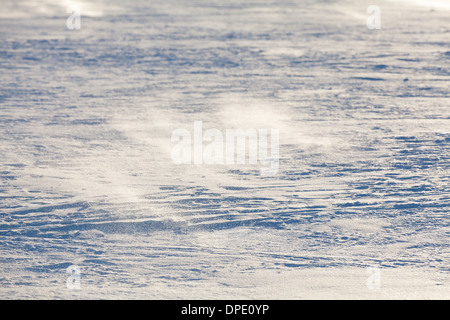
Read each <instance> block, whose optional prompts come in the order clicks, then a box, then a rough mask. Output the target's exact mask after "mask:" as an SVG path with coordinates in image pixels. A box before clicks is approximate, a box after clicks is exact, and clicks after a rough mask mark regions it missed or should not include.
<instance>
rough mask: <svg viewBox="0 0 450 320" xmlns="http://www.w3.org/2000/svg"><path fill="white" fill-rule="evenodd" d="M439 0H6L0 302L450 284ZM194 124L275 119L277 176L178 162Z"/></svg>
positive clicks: (395, 294)
mask: <svg viewBox="0 0 450 320" xmlns="http://www.w3.org/2000/svg"><path fill="white" fill-rule="evenodd" d="M372 2H374V3H372ZM374 4H375V5H379V6H380V8H381V21H382V27H381V30H368V29H367V26H366V19H367V17H368V15H367V13H366V9H367V7H368V6H369V5H374ZM70 5H78V6H79V7H80V9H81V29H80V30H68V29H67V27H66V20H67V18H68V17H69V14H67V12H66V9H67V7H68V6H70ZM447 9H448V2H447V1H437V0H436V1H427V4H426V5H425V1H387V0H386V1H383V0H379V1H366V0H364V1H356V0H335V1H320V0H304V1H293V0H282V1H273V0H259V1H256V0H252V1H245V2H244V1H241V0H231V1H227V2H225V3H224V2H223V1H215V0H210V1H206V0H202V1H200V0H199V1H195V2H191V1H181V0H165V1H161V0H155V1H151V2H149V1H144V0H132V1H117V0H113V1H106V0H105V1H102V0H98V1H90V2H87V1H83V2H79V1H44V0H42V1H33V0H23V1H20V2H17V1H13V0H4V1H2V9H1V11H0V17H1V20H0V40H1V41H0V70H1V77H0V81H1V82H0V84H1V90H0V109H1V112H0V137H1V143H0V165H1V170H0V199H1V202H0V203H1V205H0V244H1V245H0V298H2V299H48V298H50V299H53V298H55V299H71V298H76V299H84V298H102V299H112V298H119V299H136V298H153V299H159V298H161V299H185V298H196V299H198V298H199V299H215V298H233V299H235V298H238V299H240V298H244V299H258V298H264V299H281V298H282V299H304V298H305V299H307V298H319V299H323V298H325V299H340V298H356V299H370V298H374V299H386V298H387V299H402V298H406V299H417V298H431V299H441V298H443V299H448V298H449V297H450V290H449V283H450V282H449V280H450V279H449V278H450V276H449V271H450V268H449V265H450V264H449V262H450V250H449V241H448V239H449V236H450V225H449V217H448V208H449V204H450V197H449V194H450V193H449V191H450V188H449V176H450V175H449V167H450V165H449V159H450V151H449V142H450V132H449V128H450V112H449V102H448V101H449V100H448V96H449V81H450V78H449V75H450V69H449V61H450V49H449V35H450V19H449V17H450V16H449V15H450V11H448V10H447ZM194 121H202V122H203V125H204V127H205V128H217V129H219V130H226V129H228V128H272V127H273V128H276V129H278V130H279V131H280V144H281V145H280V170H279V174H278V175H276V176H269V177H265V176H261V175H260V174H259V172H260V171H259V168H258V167H254V166H250V165H201V166H195V165H180V166H176V165H174V164H173V163H172V161H171V158H170V153H171V149H172V147H173V144H172V143H171V141H170V138H171V133H172V132H173V131H174V130H176V129H179V128H184V129H187V130H192V127H193V124H194ZM71 265H77V266H79V267H80V269H81V290H79V291H71V290H69V289H68V288H67V287H66V279H67V278H68V276H69V274H67V273H66V270H67V268H68V267H69V266H71ZM371 266H377V267H379V268H380V270H381V283H382V285H381V288H380V289H375V290H373V289H369V288H368V287H367V285H366V281H367V279H368V277H369V276H368V274H367V268H368V267H371Z"/></svg>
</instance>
